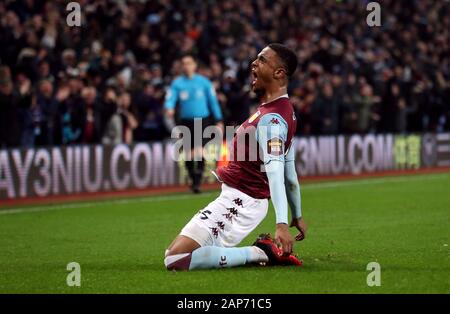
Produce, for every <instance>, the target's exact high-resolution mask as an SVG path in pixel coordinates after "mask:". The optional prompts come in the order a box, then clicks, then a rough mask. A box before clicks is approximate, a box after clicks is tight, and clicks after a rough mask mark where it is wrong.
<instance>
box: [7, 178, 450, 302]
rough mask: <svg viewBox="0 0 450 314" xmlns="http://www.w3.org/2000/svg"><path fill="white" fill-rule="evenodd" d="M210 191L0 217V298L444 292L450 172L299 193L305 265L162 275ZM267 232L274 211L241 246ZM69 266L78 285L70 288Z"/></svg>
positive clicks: (448, 274) (316, 186)
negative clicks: (374, 281) (376, 268)
mask: <svg viewBox="0 0 450 314" xmlns="http://www.w3.org/2000/svg"><path fill="white" fill-rule="evenodd" d="M216 195H217V192H214V193H204V194H201V195H199V196H197V195H196V196H194V195H190V194H177V195H170V196H161V197H147V198H128V199H116V200H108V201H101V202H100V201H99V202H89V203H87V202H84V203H83V202H81V203H70V204H62V205H50V206H39V207H30V208H26V210H23V209H18V210H16V211H8V210H6V211H5V210H0V293H177V294H179V293H221V294H222V293H223V294H228V293H450V254H449V252H450V250H449V248H450V247H449V246H448V245H449V244H450V216H449V213H450V174H449V173H444V174H433V175H414V176H405V177H391V178H377V179H364V180H352V181H341V182H328V183H313V184H304V185H302V200H303V211H304V216H305V218H306V221H307V222H308V224H309V226H310V232H309V234H308V236H307V239H306V240H305V241H303V242H298V243H296V245H295V250H296V251H297V252H298V253H299V255H300V256H302V257H303V259H304V267H299V268H295V267H239V268H234V269H217V270H208V271H192V272H170V271H167V270H166V269H165V268H164V264H163V255H164V250H165V248H166V247H167V245H168V244H169V243H170V242H171V240H172V239H173V238H174V237H175V236H176V235H177V233H178V232H179V231H180V229H181V228H182V227H183V226H184V224H185V223H186V222H187V221H188V219H190V218H191V216H192V215H193V214H194V213H195V212H197V211H198V210H199V209H201V208H202V207H204V206H205V205H206V204H207V203H208V202H209V201H211V200H213V199H214V197H215V196H216ZM269 231H270V232H273V231H274V214H273V210H272V208H271V209H270V210H269V215H268V217H267V218H266V219H265V220H264V221H263V223H262V224H261V225H260V226H259V227H258V228H257V229H256V230H255V231H254V232H253V233H252V234H251V235H250V236H249V237H248V238H247V239H245V240H244V241H243V243H242V245H248V244H251V243H252V242H253V241H254V239H255V237H256V236H257V235H258V234H259V233H261V232H269ZM293 233H294V231H293ZM69 262H77V263H79V264H80V265H81V287H68V286H67V284H66V276H67V275H68V273H69V272H68V271H67V270H66V266H67V264H68V263H69ZM369 262H378V263H379V264H380V266H381V286H379V287H368V286H367V283H366V278H367V275H368V274H369V272H370V271H367V270H366V266H367V264H368V263H369Z"/></svg>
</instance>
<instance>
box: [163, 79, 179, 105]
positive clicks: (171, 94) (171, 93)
mask: <svg viewBox="0 0 450 314" xmlns="http://www.w3.org/2000/svg"><path fill="white" fill-rule="evenodd" d="M177 99H178V89H177V87H176V82H175V81H173V82H172V84H171V85H170V87H169V88H168V89H167V92H166V97H165V99H164V108H165V109H175V105H176V104H177Z"/></svg>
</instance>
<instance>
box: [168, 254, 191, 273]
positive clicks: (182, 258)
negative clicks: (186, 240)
mask: <svg viewBox="0 0 450 314" xmlns="http://www.w3.org/2000/svg"><path fill="white" fill-rule="evenodd" d="M191 258H192V253H182V254H174V255H166V257H165V258H164V265H165V266H166V268H167V269H168V270H189V266H190V264H191Z"/></svg>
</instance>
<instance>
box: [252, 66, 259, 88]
mask: <svg viewBox="0 0 450 314" xmlns="http://www.w3.org/2000/svg"><path fill="white" fill-rule="evenodd" d="M252 76H253V80H252V86H254V85H255V84H256V81H257V80H258V74H256V72H255V70H252Z"/></svg>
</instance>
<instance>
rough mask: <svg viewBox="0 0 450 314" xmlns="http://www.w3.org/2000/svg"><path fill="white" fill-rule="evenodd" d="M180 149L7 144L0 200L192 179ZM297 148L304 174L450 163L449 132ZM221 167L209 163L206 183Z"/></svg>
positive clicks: (0, 157) (1, 153) (327, 140)
mask: <svg viewBox="0 0 450 314" xmlns="http://www.w3.org/2000/svg"><path fill="white" fill-rule="evenodd" d="M174 149H175V145H174V142H173V141H165V142H154V143H137V144H134V145H130V146H129V145H124V144H121V145H117V146H104V145H79V146H65V147H37V148H28V149H25V148H17V149H7V150H5V149H3V150H0V201H1V200H13V199H22V198H32V197H39V198H45V197H49V196H57V195H73V194H81V193H98V192H108V191H109V192H114V191H126V190H132V189H149V188H160V187H171V186H183V185H185V184H186V183H187V180H188V179H187V177H188V176H187V172H186V169H185V167H184V162H183V161H182V160H181V161H174V160H173V158H172V156H173V154H174ZM294 149H295V150H296V162H297V165H296V167H297V172H298V173H299V174H300V175H301V176H302V177H303V176H320V175H341V174H354V175H359V174H363V173H370V172H379V171H386V170H407V169H408V170H411V169H419V168H435V167H448V166H450V133H441V134H430V133H425V134H407V135H393V134H380V135H372V134H369V135H351V136H319V137H302V138H297V139H296V141H295V142H294ZM215 153H216V151H215V150H214V148H213V149H211V147H210V150H209V151H208V154H215ZM215 167H216V162H215V161H208V162H207V164H206V170H207V171H205V181H206V182H207V183H208V182H209V183H212V182H214V181H215V178H214V176H213V175H212V174H211V173H210V171H208V170H211V169H214V168H215Z"/></svg>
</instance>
